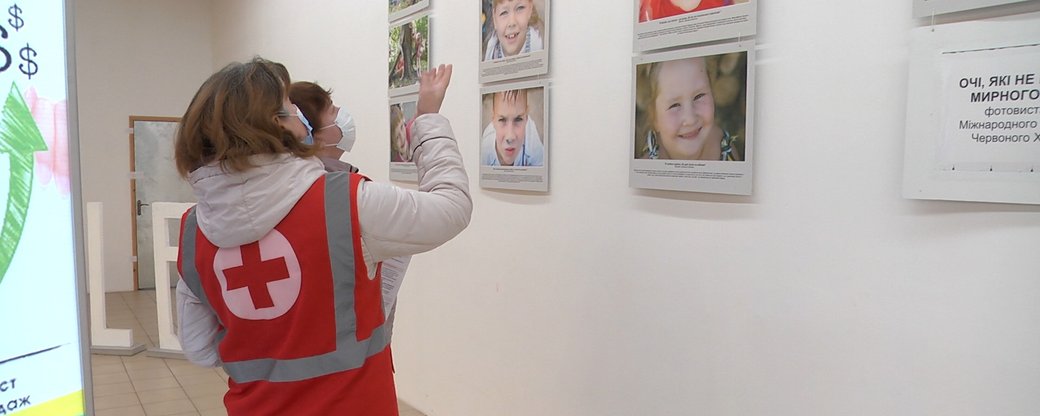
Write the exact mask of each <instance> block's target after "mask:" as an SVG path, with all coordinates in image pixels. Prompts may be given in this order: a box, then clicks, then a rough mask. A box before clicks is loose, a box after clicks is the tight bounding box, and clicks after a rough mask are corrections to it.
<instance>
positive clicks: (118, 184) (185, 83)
mask: <svg viewBox="0 0 1040 416" xmlns="http://www.w3.org/2000/svg"><path fill="white" fill-rule="evenodd" d="M72 7H73V8H74V12H75V19H76V20H75V27H76V38H75V40H76V78H77V87H78V88H77V91H78V94H79V97H78V99H79V137H80V141H81V144H80V147H79V148H80V158H81V166H82V169H83V172H82V178H83V180H82V182H83V201H84V203H87V202H101V203H103V204H104V218H103V222H104V237H105V239H104V251H105V257H104V262H105V265H104V275H105V285H106V291H109V292H117V291H127V290H131V289H132V288H133V278H132V270H133V269H132V264H131V260H130V256H131V254H132V250H131V225H130V221H131V215H133V213H132V212H131V209H130V208H131V201H130V147H129V137H130V132H129V130H128V122H129V117H130V116H131V115H138V116H167V117H180V116H181V115H182V114H184V108H185V107H186V106H187V105H188V101H190V100H191V97H192V95H193V94H195V90H196V89H198V87H199V85H200V84H202V81H203V80H205V79H206V77H207V76H209V74H210V73H212V72H213V52H212V43H213V41H212V37H211V27H212V22H211V18H212V10H211V2H210V1H209V0H187V1H163V0H146V1H138V0H89V1H77V2H74V5H73V6H72ZM146 209H147V208H146Z"/></svg>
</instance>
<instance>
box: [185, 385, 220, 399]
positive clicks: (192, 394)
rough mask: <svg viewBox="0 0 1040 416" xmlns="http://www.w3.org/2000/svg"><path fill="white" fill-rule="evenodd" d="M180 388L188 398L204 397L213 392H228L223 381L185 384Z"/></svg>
mask: <svg viewBox="0 0 1040 416" xmlns="http://www.w3.org/2000/svg"><path fill="white" fill-rule="evenodd" d="M181 388H183V389H184V392H185V393H187V394H188V397H189V398H192V399H194V398H196V397H206V396H210V395H213V394H220V395H223V394H225V393H227V392H228V386H227V384H225V383H220V384H217V383H206V384H185V385H183V386H182V387H181Z"/></svg>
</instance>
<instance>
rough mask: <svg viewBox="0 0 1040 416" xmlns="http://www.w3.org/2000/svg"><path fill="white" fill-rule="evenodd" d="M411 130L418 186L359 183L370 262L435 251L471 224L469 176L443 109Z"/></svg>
mask: <svg viewBox="0 0 1040 416" xmlns="http://www.w3.org/2000/svg"><path fill="white" fill-rule="evenodd" d="M410 133H411V134H410V138H411V146H412V155H413V156H412V159H413V160H414V161H415V165H416V167H418V174H419V189H418V191H414V190H410V189H404V188H399V187H397V186H394V185H390V184H385V183H375V182H362V184H361V185H360V186H359V189H358V219H359V221H360V223H361V240H362V243H363V245H364V248H365V255H366V256H365V257H366V258H365V260H366V262H378V261H383V260H386V259H389V258H391V257H397V256H404V255H410V254H417V253H422V252H425V251H429V250H432V249H434V248H436V247H437V246H440V245H441V244H444V243H445V242H447V241H448V240H451V239H452V238H453V237H455V236H456V235H458V234H459V233H460V232H462V230H463V229H465V228H466V226H467V225H469V221H470V216H471V215H472V212H473V201H472V200H471V199H470V194H469V178H468V177H467V176H466V169H465V167H464V165H463V163H462V155H461V154H460V153H459V148H458V145H457V144H456V143H455V135H454V133H453V132H452V130H451V125H450V124H449V123H448V120H447V119H446V118H444V116H442V115H440V114H426V115H423V116H420V117H418V118H417V119H416V120H415V121H414V122H413V123H412V126H411V130H410Z"/></svg>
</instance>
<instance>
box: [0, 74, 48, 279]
mask: <svg viewBox="0 0 1040 416" xmlns="http://www.w3.org/2000/svg"><path fill="white" fill-rule="evenodd" d="M43 150H47V144H46V143H44V141H43V135H42V134H40V129H39V128H37V127H36V121H35V120H33V118H32V113H30V112H29V106H27V105H25V99H23V98H22V92H21V91H19V90H18V85H17V84H15V83H13V82H12V83H11V92H10V93H9V94H7V101H6V102H4V112H3V118H0V153H7V155H8V158H9V159H10V160H11V186H10V188H9V190H8V191H7V213H6V214H4V226H3V228H0V282H3V280H4V275H6V274H7V268H8V267H10V266H11V260H12V259H14V251H15V250H16V249H17V248H18V242H19V241H21V239H22V230H23V229H24V228H25V217H26V215H28V214H29V197H30V196H31V195H32V178H33V153H34V152H39V151H43Z"/></svg>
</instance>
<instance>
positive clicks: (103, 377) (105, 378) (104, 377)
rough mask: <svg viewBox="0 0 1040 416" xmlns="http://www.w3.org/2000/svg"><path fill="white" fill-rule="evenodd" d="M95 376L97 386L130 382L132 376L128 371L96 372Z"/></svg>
mask: <svg viewBox="0 0 1040 416" xmlns="http://www.w3.org/2000/svg"><path fill="white" fill-rule="evenodd" d="M93 378H94V385H95V386H100V385H104V384H116V383H129V382H130V376H128V375H126V373H111V374H94V375H93Z"/></svg>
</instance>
